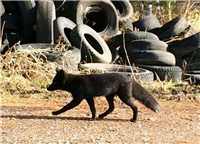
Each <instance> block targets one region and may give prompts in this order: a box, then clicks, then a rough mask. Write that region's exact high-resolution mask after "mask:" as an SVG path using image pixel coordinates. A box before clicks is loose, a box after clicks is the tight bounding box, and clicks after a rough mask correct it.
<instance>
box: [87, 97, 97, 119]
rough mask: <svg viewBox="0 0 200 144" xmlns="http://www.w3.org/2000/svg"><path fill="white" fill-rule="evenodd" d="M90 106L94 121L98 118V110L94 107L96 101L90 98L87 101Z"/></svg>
mask: <svg viewBox="0 0 200 144" xmlns="http://www.w3.org/2000/svg"><path fill="white" fill-rule="evenodd" d="M86 101H87V103H88V105H89V106H90V110H91V112H92V119H93V120H94V119H95V117H96V109H95V106H94V99H93V98H89V99H86Z"/></svg>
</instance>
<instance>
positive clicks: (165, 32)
mask: <svg viewBox="0 0 200 144" xmlns="http://www.w3.org/2000/svg"><path fill="white" fill-rule="evenodd" d="M187 27H188V24H187V21H186V20H185V18H183V17H176V18H174V19H172V20H171V21H169V22H167V23H166V24H164V25H163V26H162V27H161V28H160V29H159V31H158V33H157V35H158V37H159V39H160V40H168V39H170V38H172V37H174V36H178V35H180V34H181V33H182V32H183V31H184V30H185V29H186V28H187Z"/></svg>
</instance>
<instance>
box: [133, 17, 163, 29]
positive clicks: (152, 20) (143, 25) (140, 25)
mask: <svg viewBox="0 0 200 144" xmlns="http://www.w3.org/2000/svg"><path fill="white" fill-rule="evenodd" d="M158 27H161V25H160V22H159V21H158V19H157V17H156V15H150V16H146V17H144V18H140V19H139V20H138V21H136V22H133V29H135V28H137V29H139V30H140V31H146V30H147V31H148V30H151V29H155V28H158Z"/></svg>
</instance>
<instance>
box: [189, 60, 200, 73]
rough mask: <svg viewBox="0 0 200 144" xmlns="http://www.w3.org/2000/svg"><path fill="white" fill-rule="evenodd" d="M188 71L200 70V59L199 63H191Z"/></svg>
mask: <svg viewBox="0 0 200 144" xmlns="http://www.w3.org/2000/svg"><path fill="white" fill-rule="evenodd" d="M186 69H187V71H191V70H200V61H199V62H197V63H191V64H188V65H187V67H186Z"/></svg>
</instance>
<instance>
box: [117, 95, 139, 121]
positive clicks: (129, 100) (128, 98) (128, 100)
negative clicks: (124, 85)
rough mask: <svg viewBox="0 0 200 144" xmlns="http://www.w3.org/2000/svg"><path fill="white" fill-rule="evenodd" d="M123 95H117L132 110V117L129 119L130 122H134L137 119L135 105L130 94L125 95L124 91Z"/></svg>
mask: <svg viewBox="0 0 200 144" xmlns="http://www.w3.org/2000/svg"><path fill="white" fill-rule="evenodd" d="M123 95H124V96H121V95H119V98H120V99H121V100H122V101H123V102H124V103H125V104H127V105H128V106H130V107H131V109H132V110H133V119H131V121H132V122H135V121H136V119H137V113H138V111H137V107H136V106H135V105H134V104H133V99H132V98H131V97H132V96H127V95H126V93H124V94H123Z"/></svg>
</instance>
